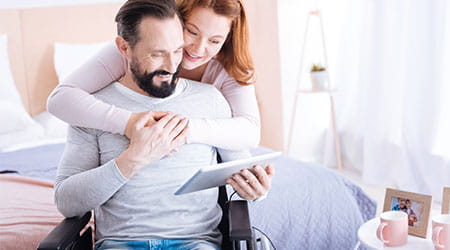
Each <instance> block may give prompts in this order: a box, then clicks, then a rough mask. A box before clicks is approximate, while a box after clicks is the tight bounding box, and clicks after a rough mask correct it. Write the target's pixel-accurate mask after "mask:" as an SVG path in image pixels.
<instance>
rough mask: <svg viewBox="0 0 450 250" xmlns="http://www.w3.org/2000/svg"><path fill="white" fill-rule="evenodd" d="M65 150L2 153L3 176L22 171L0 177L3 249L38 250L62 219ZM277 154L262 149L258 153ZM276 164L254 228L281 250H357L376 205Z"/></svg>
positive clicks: (326, 175) (305, 169)
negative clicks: (58, 199) (59, 197)
mask: <svg viewBox="0 0 450 250" xmlns="http://www.w3.org/2000/svg"><path fill="white" fill-rule="evenodd" d="M63 149H64V144H46V145H41V146H36V147H30V148H25V149H20V150H15V151H11V152H3V153H0V171H6V170H9V171H17V173H10V174H7V175H5V174H3V175H0V180H1V182H0V190H2V191H1V193H0V194H1V195H2V200H4V198H7V201H8V202H2V205H0V228H2V230H7V231H5V232H2V234H1V236H0V248H1V249H14V248H11V247H12V246H14V247H17V245H16V244H17V240H18V239H20V240H21V241H20V242H22V243H23V244H25V243H27V244H28V243H29V245H28V246H29V247H24V248H18V249H30V247H31V248H33V247H36V246H37V243H38V242H39V241H40V240H41V239H42V238H43V236H45V235H46V233H48V231H49V230H50V229H51V228H52V227H54V226H55V225H56V223H58V222H59V221H60V220H61V219H62V216H61V215H60V214H59V213H58V212H57V210H56V209H55V207H54V205H53V193H52V181H53V180H54V178H55V173H56V168H57V165H58V162H59V159H60V157H61V154H62V152H63ZM271 151H272V150H270V149H268V148H264V147H258V148H256V149H254V150H253V151H252V153H253V154H254V155H258V154H263V153H268V152H271ZM274 164H275V165H276V177H275V178H274V180H273V186H272V189H271V191H270V193H269V195H268V197H267V198H266V200H264V201H261V202H253V203H250V215H251V222H252V225H253V226H255V227H257V228H258V229H260V230H262V231H263V232H265V233H266V234H267V235H268V236H269V237H270V238H271V240H272V241H273V243H274V244H275V246H276V247H277V249H289V250H290V249H353V247H354V246H355V244H356V243H357V235H356V232H357V229H358V227H359V226H360V225H361V224H362V223H364V222H365V221H367V220H369V219H371V218H373V217H374V216H375V209H376V206H375V203H374V201H372V200H371V199H370V198H369V197H367V196H366V195H365V194H364V192H363V191H362V190H361V189H360V188H359V187H358V186H356V185H354V184H353V183H352V182H350V181H349V180H348V179H346V178H345V177H343V176H341V175H340V174H338V173H336V172H335V171H334V170H330V169H327V168H325V167H323V166H320V165H315V164H311V163H304V162H299V161H297V160H293V159H292V158H290V157H287V156H282V157H280V158H278V159H276V160H274ZM6 190H16V192H17V193H14V195H13V193H9V192H6ZM36 190H38V191H36ZM38 197H39V198H38ZM11 214H12V215H13V217H14V218H11ZM10 243H11V244H13V245H10Z"/></svg>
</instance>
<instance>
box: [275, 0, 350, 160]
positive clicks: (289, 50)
mask: <svg viewBox="0 0 450 250" xmlns="http://www.w3.org/2000/svg"><path fill="white" fill-rule="evenodd" d="M347 3H348V0H323V1H319V2H318V1H315V0H278V17H279V20H278V22H279V44H280V60H281V79H282V95H283V117H284V138H285V139H284V142H285V149H287V145H288V142H289V138H288V137H289V130H290V125H291V120H292V117H293V113H292V112H293V103H294V96H295V90H296V86H297V84H298V83H299V81H301V85H302V86H303V87H304V88H309V87H310V84H311V83H310V80H309V77H310V76H309V69H310V66H311V64H312V63H317V62H321V63H323V61H324V59H323V54H322V53H321V52H322V51H323V50H322V44H321V40H320V38H321V36H319V34H320V32H319V31H320V26H319V22H318V19H317V18H316V17H312V18H311V19H310V26H309V29H310V30H309V32H308V34H309V35H308V39H307V41H306V43H307V44H306V47H305V51H304V54H303V55H302V46H303V41H304V37H305V29H306V20H307V15H308V12H309V11H310V10H311V9H314V8H315V7H316V6H317V4H319V6H318V7H320V10H321V13H322V19H323V22H324V31H325V39H326V41H325V44H326V49H327V58H328V70H329V72H330V78H331V84H332V85H336V83H335V82H334V81H333V75H334V68H335V67H334V64H335V63H334V62H335V58H336V53H337V51H338V48H339V45H340V41H341V29H342V20H343V18H342V17H343V15H345V12H346V8H347ZM301 57H303V58H304V59H303V66H302V72H301V78H299V73H300V61H301V60H300V58H301ZM334 87H336V88H337V89H339V86H334ZM329 105H330V103H329V98H328V96H327V95H326V94H323V93H319V94H316V93H314V94H300V95H299V101H298V103H297V112H296V114H295V116H296V122H295V126H294V130H293V136H292V137H293V139H292V140H293V142H292V147H291V150H290V155H291V156H292V157H294V158H297V159H301V160H306V161H314V162H321V161H322V158H323V149H324V147H325V146H326V142H328V143H329V142H330V141H329V140H328V141H327V138H328V139H330V138H329V137H328V136H327V132H328V127H329V126H330V119H329V118H330V106H329ZM337 119H339V117H337ZM327 145H328V144H327ZM286 153H288V152H286Z"/></svg>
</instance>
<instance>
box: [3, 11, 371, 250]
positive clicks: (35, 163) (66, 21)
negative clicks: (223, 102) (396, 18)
mask: <svg viewBox="0 0 450 250" xmlns="http://www.w3.org/2000/svg"><path fill="white" fill-rule="evenodd" d="M119 6H120V4H97V5H95V6H93V5H90V6H69V7H68V6H63V7H51V8H39V9H21V10H0V77H1V79H0V89H1V90H2V91H1V92H0V119H1V121H2V122H0V172H2V174H0V201H1V202H0V250H3V249H35V248H36V246H37V245H38V243H39V242H40V240H42V239H43V238H44V237H45V235H46V234H47V233H48V232H49V231H50V230H51V229H52V228H53V227H54V226H55V225H56V224H57V223H58V222H60V221H61V220H62V218H63V217H62V215H61V214H60V213H59V212H58V211H57V209H56V208H55V205H54V203H53V181H54V179H55V173H56V168H57V166H58V163H59V160H60V158H61V155H62V153H63V150H64V135H65V129H66V124H64V123H62V122H61V121H58V120H57V119H55V118H54V117H51V116H50V115H49V114H48V113H46V112H45V101H46V98H47V96H48V94H49V93H50V92H51V90H52V89H53V88H54V87H55V86H56V84H57V81H58V80H57V79H58V77H63V76H64V74H67V72H68V69H71V68H73V67H74V66H76V65H74V64H73V63H74V62H77V63H82V60H83V59H85V58H86V57H88V56H89V55H90V54H92V51H95V48H97V49H98V48H99V47H100V46H102V44H101V42H104V41H108V40H112V39H113V37H114V34H115V27H114V24H113V23H112V22H111V21H110V20H113V17H114V14H115V13H116V12H117V9H118V8H119ZM80 16H83V19H82V20H80V18H79V17H80ZM55 20H57V21H55ZM42 27H45V29H43V28H42ZM67 30H70V31H71V32H67ZM56 42H58V43H65V44H59V46H57V45H56V44H55V43H56ZM70 43H72V44H70ZM94 43H95V44H94ZM80 44H82V45H80ZM80 55H82V57H83V58H81V57H80ZM61 58H62V59H61ZM59 60H61V62H59ZM262 99H263V100H265V99H266V98H262ZM260 104H261V105H262V106H264V107H266V108H267V107H268V106H269V107H270V106H271V105H270V104H268V103H260ZM262 110H263V109H262ZM270 151H271V149H268V148H264V147H258V148H256V149H254V150H253V151H252V153H253V154H255V155H257V154H263V153H267V152H270ZM274 164H275V165H276V168H277V169H276V170H277V171H276V172H277V173H276V177H275V179H274V180H273V187H272V189H271V191H270V193H269V195H268V197H267V198H266V199H265V200H264V201H261V202H254V203H251V204H250V214H251V221H252V224H253V226H255V227H257V228H258V229H260V230H262V231H263V232H265V233H266V234H267V235H268V236H269V237H270V239H271V240H272V241H273V243H274V244H275V246H276V247H277V249H287V250H292V249H353V247H354V246H355V244H356V242H357V229H358V227H359V226H360V225H361V224H362V223H364V222H365V221H367V220H369V219H371V218H373V217H374V216H375V209H376V204H375V202H374V201H373V200H371V199H370V198H369V197H368V196H367V195H366V194H364V192H363V191H362V190H361V188H359V187H358V186H356V185H355V184H353V183H352V182H350V181H349V180H348V179H347V178H345V177H343V176H342V175H340V174H339V173H337V172H335V171H334V170H330V169H327V168H325V167H323V166H320V165H315V164H311V163H305V162H300V161H296V160H294V159H292V158H289V157H287V156H282V157H280V158H278V159H277V160H275V161H274Z"/></svg>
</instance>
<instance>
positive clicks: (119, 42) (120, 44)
mask: <svg viewBox="0 0 450 250" xmlns="http://www.w3.org/2000/svg"><path fill="white" fill-rule="evenodd" d="M116 46H117V48H118V49H119V51H120V54H122V56H124V57H125V58H127V59H128V60H131V47H130V45H129V44H128V42H127V41H125V39H123V37H121V36H117V37H116Z"/></svg>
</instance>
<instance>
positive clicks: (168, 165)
mask: <svg viewBox="0 0 450 250" xmlns="http://www.w3.org/2000/svg"><path fill="white" fill-rule="evenodd" d="M95 96H96V98H98V99H100V100H102V101H104V102H107V103H110V104H113V105H115V106H117V107H120V108H124V109H127V110H130V111H132V112H143V111H147V110H152V111H171V112H173V113H177V114H181V115H183V116H185V117H188V118H208V119H219V118H230V117H231V111H230V108H229V106H228V103H227V102H226V100H225V99H224V97H223V96H222V95H221V94H220V93H219V92H218V91H217V89H215V88H214V87H213V86H210V85H207V84H202V83H197V82H194V81H190V80H186V79H180V80H179V82H178V85H177V88H176V90H175V92H174V94H172V95H171V96H169V97H167V98H151V97H148V96H144V95H141V94H138V93H137V92H134V91H133V90H131V89H129V88H127V87H125V86H123V85H122V84H120V83H113V84H111V85H109V86H108V87H106V88H104V89H102V90H100V91H98V92H97V93H95ZM128 143H129V140H128V139H127V138H126V137H125V136H121V135H118V134H112V133H108V132H104V131H99V130H96V129H87V128H80V127H73V126H72V127H70V128H69V133H68V138H67V144H66V148H65V152H64V155H63V158H62V160H61V163H60V166H59V168H58V173H57V178H56V185H55V200H56V204H57V206H58V209H59V210H60V211H61V212H62V213H63V215H65V216H66V217H71V216H77V215H81V214H83V213H85V212H87V211H90V210H93V209H94V210H95V221H96V240H104V239H116V240H150V239H181V238H183V239H187V238H194V239H204V240H208V241H210V242H214V243H217V244H219V241H220V233H219V231H218V230H217V226H218V224H219V221H220V218H221V216H222V212H221V209H220V207H219V206H218V204H217V193H218V192H217V189H208V190H204V191H200V192H195V193H191V194H185V195H180V196H175V195H174V194H173V193H174V192H175V190H176V189H177V188H178V187H179V185H181V184H182V183H183V182H184V181H185V180H186V179H187V178H188V177H190V176H191V175H192V174H193V173H194V172H195V171H196V170H197V169H198V167H199V166H206V165H210V164H212V163H215V162H216V150H215V148H213V147H212V146H210V145H205V144H186V145H183V146H182V147H180V149H179V151H178V152H175V153H173V154H172V156H170V157H165V158H163V159H161V160H160V161H157V162H154V163H151V164H149V165H147V166H145V167H143V168H142V169H140V170H139V172H137V173H136V174H135V175H134V176H133V177H132V178H131V179H129V180H127V179H126V178H125V177H124V176H123V175H122V174H121V173H120V171H119V169H118V168H117V165H116V164H115V161H114V159H115V158H116V157H117V156H119V155H120V154H121V153H122V152H123V151H124V150H125V149H126V148H127V145H128Z"/></svg>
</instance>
